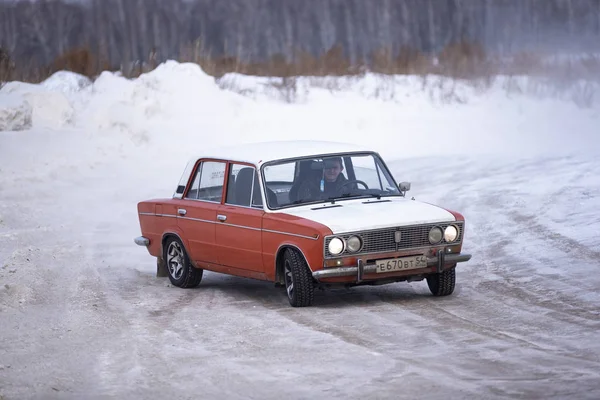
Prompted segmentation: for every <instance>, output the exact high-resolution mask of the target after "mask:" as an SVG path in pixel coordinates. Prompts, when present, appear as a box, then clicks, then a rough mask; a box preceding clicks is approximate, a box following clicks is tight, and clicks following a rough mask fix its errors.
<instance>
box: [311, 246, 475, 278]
mask: <svg viewBox="0 0 600 400" xmlns="http://www.w3.org/2000/svg"><path fill="white" fill-rule="evenodd" d="M470 259H471V254H446V253H444V252H443V251H440V252H438V253H437V256H435V257H429V258H428V259H427V267H434V266H435V267H437V268H436V270H435V272H442V271H443V270H444V265H446V264H455V263H459V262H465V261H469V260H470ZM376 270H377V265H376V264H364V263H363V262H362V260H360V259H359V260H358V262H357V264H356V265H352V266H348V267H336V268H326V269H322V270H319V271H314V272H313V273H312V276H313V278H315V279H316V280H317V281H318V280H321V279H325V278H338V277H345V276H356V279H357V281H358V282H360V281H362V280H363V276H364V275H365V274H375V273H376ZM410 271H418V270H404V271H398V272H402V273H404V274H407V273H409V272H410ZM417 273H418V272H417Z"/></svg>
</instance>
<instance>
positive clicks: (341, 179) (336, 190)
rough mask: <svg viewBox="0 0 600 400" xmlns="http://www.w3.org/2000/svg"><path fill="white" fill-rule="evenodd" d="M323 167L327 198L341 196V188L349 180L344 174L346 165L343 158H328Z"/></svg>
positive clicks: (325, 195) (324, 190)
mask: <svg viewBox="0 0 600 400" xmlns="http://www.w3.org/2000/svg"><path fill="white" fill-rule="evenodd" d="M324 161H325V165H324V166H323V181H324V182H323V184H324V187H323V193H324V197H325V198H329V197H336V196H340V195H341V190H340V189H341V186H342V184H344V183H345V182H346V181H347V179H346V177H345V176H344V174H342V171H343V170H344V165H343V163H342V158H341V157H334V158H327V159H325V160H324Z"/></svg>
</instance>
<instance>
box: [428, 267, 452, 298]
mask: <svg viewBox="0 0 600 400" xmlns="http://www.w3.org/2000/svg"><path fill="white" fill-rule="evenodd" d="M455 284H456V268H452V269H447V270H445V271H443V272H441V273H436V274H431V275H428V276H427V286H429V290H430V291H431V293H432V294H433V295H434V296H448V295H451V294H452V293H453V292H454V286H455Z"/></svg>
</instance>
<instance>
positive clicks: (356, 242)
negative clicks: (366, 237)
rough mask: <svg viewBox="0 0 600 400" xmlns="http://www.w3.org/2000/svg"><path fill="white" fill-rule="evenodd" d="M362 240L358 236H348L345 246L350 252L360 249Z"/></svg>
mask: <svg viewBox="0 0 600 400" xmlns="http://www.w3.org/2000/svg"><path fill="white" fill-rule="evenodd" d="M361 245H362V242H361V240H360V238H359V237H358V236H350V237H349V238H348V240H346V248H347V249H348V251H349V252H350V253H356V252H357V251H358V250H360V246H361Z"/></svg>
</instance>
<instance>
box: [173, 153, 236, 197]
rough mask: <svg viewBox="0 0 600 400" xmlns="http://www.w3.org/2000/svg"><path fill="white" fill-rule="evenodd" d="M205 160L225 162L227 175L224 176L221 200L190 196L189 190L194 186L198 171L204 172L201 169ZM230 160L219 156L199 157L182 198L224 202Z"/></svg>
mask: <svg viewBox="0 0 600 400" xmlns="http://www.w3.org/2000/svg"><path fill="white" fill-rule="evenodd" d="M205 162H217V163H223V164H225V171H224V173H225V175H224V177H223V187H222V188H221V199H220V200H219V201H214V200H206V199H198V198H192V197H189V196H188V195H189V192H190V191H191V190H192V186H193V185H194V181H195V180H196V176H197V174H198V172H200V173H202V171H201V169H202V165H203V163H205ZM228 162H229V160H223V159H219V158H199V159H198V160H197V161H196V164H195V165H194V169H193V170H192V173H191V174H190V177H189V178H188V182H187V184H186V186H185V191H184V192H183V194H182V200H188V201H198V202H203V203H210V204H223V201H224V198H225V191H226V186H227V167H228ZM199 170H200V171H199ZM198 188H200V186H199V185H198Z"/></svg>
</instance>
